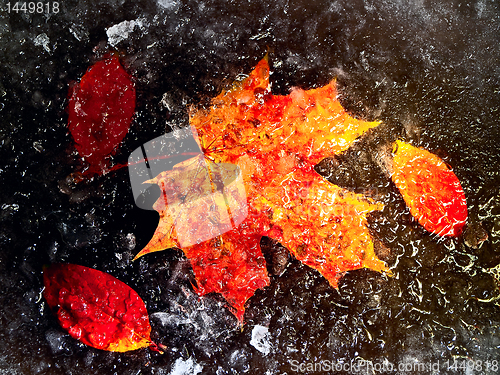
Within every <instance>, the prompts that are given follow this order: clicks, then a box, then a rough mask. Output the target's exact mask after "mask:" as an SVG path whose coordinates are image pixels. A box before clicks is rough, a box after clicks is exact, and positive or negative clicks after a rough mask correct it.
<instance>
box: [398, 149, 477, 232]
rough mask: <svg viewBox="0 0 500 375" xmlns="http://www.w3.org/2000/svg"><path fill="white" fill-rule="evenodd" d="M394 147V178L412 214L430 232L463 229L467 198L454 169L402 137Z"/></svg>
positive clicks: (458, 230)
mask: <svg viewBox="0 0 500 375" xmlns="http://www.w3.org/2000/svg"><path fill="white" fill-rule="evenodd" d="M394 150H395V151H394V154H395V155H394V161H393V173H392V175H391V178H392V180H393V181H394V184H395V185H396V186H397V188H398V189H399V191H400V192H401V195H402V196H403V198H404V200H405V202H406V205H407V206H408V207H409V208H410V212H411V214H412V215H413V216H414V217H415V218H416V219H417V220H418V222H419V223H420V224H421V225H422V226H423V227H424V228H425V229H426V230H428V231H429V232H433V233H436V234H438V235H440V236H458V235H459V234H460V233H462V230H463V227H464V225H465V222H466V220H467V202H466V200H465V194H464V191H463V190H462V186H461V185H460V181H459V180H458V178H457V176H455V173H453V171H452V170H450V169H449V168H448V167H447V166H446V164H445V163H444V162H443V161H442V160H441V159H440V158H439V157H438V156H436V155H434V154H432V153H430V152H429V151H427V150H423V149H420V148H417V147H414V146H412V145H410V144H408V143H405V142H402V141H399V140H398V141H396V143H395V145H394Z"/></svg>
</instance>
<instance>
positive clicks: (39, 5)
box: [7, 1, 59, 14]
mask: <svg viewBox="0 0 500 375" xmlns="http://www.w3.org/2000/svg"><path fill="white" fill-rule="evenodd" d="M7 12H8V13H45V14H50V13H59V3H58V2H57V1H49V2H46V3H44V2H41V1H39V2H34V1H31V2H18V1H16V2H15V3H11V2H8V3H7Z"/></svg>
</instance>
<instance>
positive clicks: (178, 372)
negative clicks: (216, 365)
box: [170, 358, 203, 375]
mask: <svg viewBox="0 0 500 375" xmlns="http://www.w3.org/2000/svg"><path fill="white" fill-rule="evenodd" d="M201 370H203V367H202V366H201V365H199V364H197V363H196V362H195V361H193V359H192V358H188V359H187V360H186V361H184V360H183V359H182V358H178V359H177V360H176V361H175V363H174V366H173V367H172V371H171V372H170V375H196V374H199V373H200V372H201Z"/></svg>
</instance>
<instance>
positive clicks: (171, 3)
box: [156, 0, 179, 9]
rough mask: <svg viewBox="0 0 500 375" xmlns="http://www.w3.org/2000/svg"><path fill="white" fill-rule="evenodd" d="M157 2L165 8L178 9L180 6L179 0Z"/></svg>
mask: <svg viewBox="0 0 500 375" xmlns="http://www.w3.org/2000/svg"><path fill="white" fill-rule="evenodd" d="M156 4H158V6H160V7H161V8H163V9H176V8H177V7H178V6H179V2H178V1H177V0H156Z"/></svg>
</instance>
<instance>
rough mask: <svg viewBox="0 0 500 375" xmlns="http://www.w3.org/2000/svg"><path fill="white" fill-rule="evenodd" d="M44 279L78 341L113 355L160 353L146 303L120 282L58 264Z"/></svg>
mask: <svg viewBox="0 0 500 375" xmlns="http://www.w3.org/2000/svg"><path fill="white" fill-rule="evenodd" d="M43 279H44V284H45V290H44V297H45V299H46V300H47V303H48V305H49V307H50V308H51V309H52V310H53V311H54V313H55V314H56V316H57V318H58V319H59V323H60V324H61V326H62V327H63V328H64V329H65V330H67V331H68V332H69V334H70V335H71V336H72V337H74V338H75V339H77V340H80V341H81V342H83V343H84V344H86V345H89V346H92V347H94V348H97V349H102V350H109V351H113V352H126V351H129V350H136V349H139V348H144V347H148V346H151V347H152V349H156V345H155V344H154V343H152V342H151V338H150V332H151V326H150V325H149V318H148V313H147V311H146V306H145V305H144V302H143V301H142V299H141V298H140V297H139V295H138V294H137V293H136V292H135V291H134V290H133V289H132V288H130V287H129V286H128V285H126V284H124V283H123V282H121V281H120V280H118V279H116V278H114V277H113V276H111V275H108V274H106V273H104V272H101V271H97V270H94V269H92V268H87V267H83V266H79V265H76V264H54V265H52V266H50V267H49V268H47V269H45V270H44V273H43Z"/></svg>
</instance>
